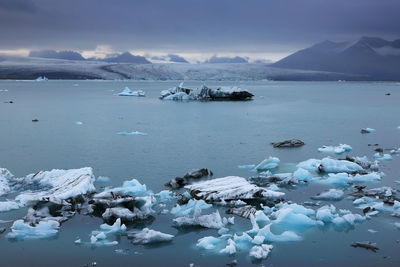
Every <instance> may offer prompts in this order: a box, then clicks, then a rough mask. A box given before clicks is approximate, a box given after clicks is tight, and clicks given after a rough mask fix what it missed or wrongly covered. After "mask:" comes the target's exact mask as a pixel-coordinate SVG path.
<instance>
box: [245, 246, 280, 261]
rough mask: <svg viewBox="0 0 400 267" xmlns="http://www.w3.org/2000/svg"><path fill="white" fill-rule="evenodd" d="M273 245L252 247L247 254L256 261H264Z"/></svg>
mask: <svg viewBox="0 0 400 267" xmlns="http://www.w3.org/2000/svg"><path fill="white" fill-rule="evenodd" d="M273 247H274V246H273V245H267V244H262V245H260V246H254V247H252V248H251V250H250V252H249V256H250V257H253V258H255V259H257V260H261V259H266V258H267V257H268V254H269V253H270V252H271V249H272V248H273Z"/></svg>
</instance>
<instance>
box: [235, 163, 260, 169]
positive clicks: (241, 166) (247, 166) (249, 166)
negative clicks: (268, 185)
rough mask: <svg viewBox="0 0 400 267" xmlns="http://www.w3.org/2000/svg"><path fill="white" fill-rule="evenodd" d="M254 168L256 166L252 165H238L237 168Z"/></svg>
mask: <svg viewBox="0 0 400 267" xmlns="http://www.w3.org/2000/svg"><path fill="white" fill-rule="evenodd" d="M255 167H256V165H254V164H247V165H239V166H238V168H239V169H254V168H255Z"/></svg>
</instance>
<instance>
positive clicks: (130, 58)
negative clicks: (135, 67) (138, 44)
mask: <svg viewBox="0 0 400 267" xmlns="http://www.w3.org/2000/svg"><path fill="white" fill-rule="evenodd" d="M103 61H105V62H114V63H136V64H150V63H151V62H150V61H148V60H147V59H146V58H145V57H142V56H135V55H132V54H131V53H129V52H125V53H122V54H120V55H118V56H115V57H108V58H105V59H103Z"/></svg>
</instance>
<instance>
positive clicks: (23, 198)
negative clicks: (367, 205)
mask: <svg viewBox="0 0 400 267" xmlns="http://www.w3.org/2000/svg"><path fill="white" fill-rule="evenodd" d="M14 181H15V182H16V183H17V184H16V185H15V186H14V188H15V189H22V190H25V191H23V192H22V193H20V194H19V195H18V196H17V197H16V198H15V199H16V200H17V201H19V202H20V203H22V204H26V203H27V202H29V201H40V200H46V199H59V200H65V199H68V198H74V197H77V196H79V195H86V194H89V193H92V192H94V191H95V190H96V189H95V187H94V181H95V177H94V175H93V170H92V168H90V167H86V168H81V169H70V170H57V169H54V170H51V171H39V172H37V173H34V174H29V175H27V176H26V177H24V178H15V179H14ZM36 188H38V189H36Z"/></svg>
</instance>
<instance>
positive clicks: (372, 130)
mask: <svg viewBox="0 0 400 267" xmlns="http://www.w3.org/2000/svg"><path fill="white" fill-rule="evenodd" d="M374 132H376V130H375V129H372V128H362V129H361V133H362V134H366V133H374Z"/></svg>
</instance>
